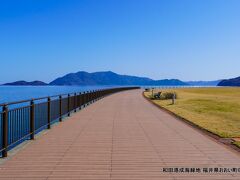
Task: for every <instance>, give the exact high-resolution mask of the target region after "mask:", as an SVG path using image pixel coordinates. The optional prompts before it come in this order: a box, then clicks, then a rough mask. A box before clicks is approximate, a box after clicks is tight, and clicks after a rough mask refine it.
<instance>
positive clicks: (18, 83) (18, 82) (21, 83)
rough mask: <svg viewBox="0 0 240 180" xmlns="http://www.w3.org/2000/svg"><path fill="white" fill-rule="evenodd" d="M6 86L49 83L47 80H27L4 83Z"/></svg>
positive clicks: (43, 84)
mask: <svg viewBox="0 0 240 180" xmlns="http://www.w3.org/2000/svg"><path fill="white" fill-rule="evenodd" d="M3 85H6V86H45V85H48V84H46V83H45V82H42V81H32V82H27V81H16V82H12V83H6V84H3Z"/></svg>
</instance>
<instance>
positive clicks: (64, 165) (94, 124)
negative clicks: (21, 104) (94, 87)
mask: <svg viewBox="0 0 240 180" xmlns="http://www.w3.org/2000/svg"><path fill="white" fill-rule="evenodd" d="M167 167H178V168H182V167H184V168H206V167H207V168H210V167H212V168H217V167H223V168H234V167H236V168H240V156H239V154H237V153H236V152H234V151H232V150H231V149H229V148H227V147H225V146H223V145H221V144H218V143H217V142H215V141H214V140H212V139H211V138H209V137H207V136H205V135H203V134H201V133H199V132H198V131H196V130H194V129H192V128H191V127H189V126H188V125H186V124H184V123H182V122H181V121H179V120H177V119H175V118H173V117H172V116H170V115H168V114H166V113H165V112H162V111H161V110H159V109H158V108H156V107H155V106H153V105H151V104H150V103H149V102H148V101H146V100H145V99H144V98H143V97H142V95H141V91H140V90H132V91H125V92H121V93H117V94H114V95H111V96H108V97H106V98H104V99H102V100H100V101H98V102H96V103H94V104H92V105H91V106H89V107H87V108H85V109H83V110H81V111H79V112H78V113H76V114H73V115H72V116H71V117H70V118H69V119H67V120H66V121H64V122H62V123H60V124H59V125H57V126H54V127H53V128H52V129H51V130H50V131H47V133H45V134H43V135H41V136H40V137H39V138H37V140H34V141H32V142H30V143H29V144H27V145H25V146H24V147H23V148H22V149H21V150H20V151H18V152H17V153H16V154H15V155H12V157H10V158H9V159H8V160H7V161H5V162H4V163H2V164H1V165H0V179H6V180H7V179H22V180H28V179H29V180H30V179H31V180H45V179H49V180H54V179H55V180H59V179H60V180H61V179H76V180H77V179H84V180H90V179H96V180H108V179H114V180H124V179H129V180H133V179H136V180H157V179H193V177H194V179H240V172H239V173H233V174H232V173H166V172H163V168H167Z"/></svg>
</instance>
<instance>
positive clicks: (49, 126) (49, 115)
mask: <svg viewBox="0 0 240 180" xmlns="http://www.w3.org/2000/svg"><path fill="white" fill-rule="evenodd" d="M47 104H48V122H47V123H48V126H47V127H48V129H51V98H50V97H48V103H47Z"/></svg>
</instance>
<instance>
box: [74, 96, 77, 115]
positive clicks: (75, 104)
mask: <svg viewBox="0 0 240 180" xmlns="http://www.w3.org/2000/svg"><path fill="white" fill-rule="evenodd" d="M74 112H77V93H74Z"/></svg>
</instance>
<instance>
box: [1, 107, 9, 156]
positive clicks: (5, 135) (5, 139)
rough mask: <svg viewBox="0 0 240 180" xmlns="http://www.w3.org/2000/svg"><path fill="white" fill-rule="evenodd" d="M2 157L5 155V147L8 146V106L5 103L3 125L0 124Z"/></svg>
mask: <svg viewBox="0 0 240 180" xmlns="http://www.w3.org/2000/svg"><path fill="white" fill-rule="evenodd" d="M2 128H3V129H2V132H3V136H2V138H3V139H2V146H3V149H4V150H3V151H2V157H7V148H8V107H7V106H6V105H4V106H3V126H2Z"/></svg>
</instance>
